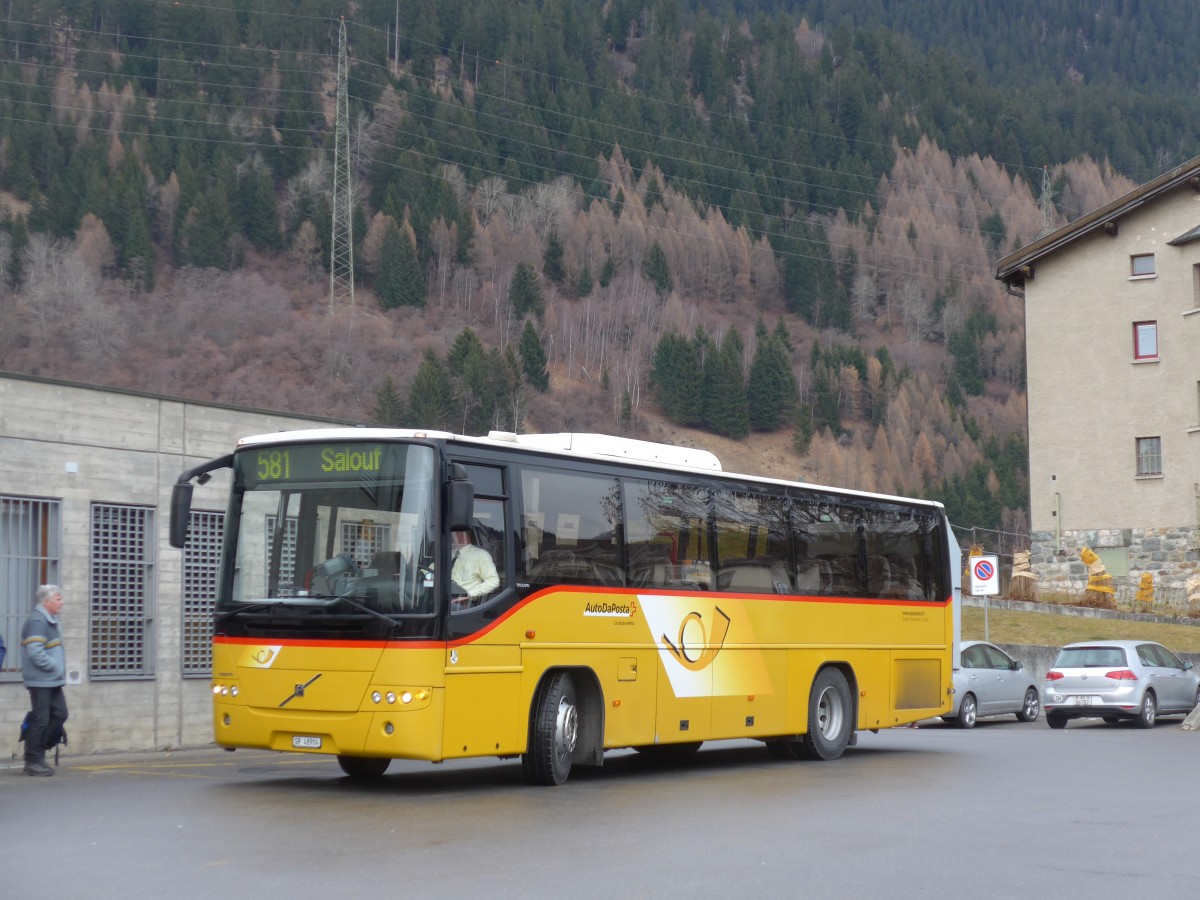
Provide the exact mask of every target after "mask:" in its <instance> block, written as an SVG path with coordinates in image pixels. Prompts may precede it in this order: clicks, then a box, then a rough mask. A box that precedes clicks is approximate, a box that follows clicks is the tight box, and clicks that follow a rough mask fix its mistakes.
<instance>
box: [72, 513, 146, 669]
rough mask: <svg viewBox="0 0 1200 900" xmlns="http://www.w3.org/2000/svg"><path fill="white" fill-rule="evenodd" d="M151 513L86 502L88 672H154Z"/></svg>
mask: <svg viewBox="0 0 1200 900" xmlns="http://www.w3.org/2000/svg"><path fill="white" fill-rule="evenodd" d="M153 526H154V511H153V510H152V509H151V508H149V507H142V506H118V505H115V504H105V503H93V504H92V570H91V602H90V607H89V611H90V615H89V617H88V618H89V622H88V674H89V675H90V676H91V677H92V678H97V679H104V678H147V677H152V676H153V675H154V629H153V602H154V597H153V583H154V582H153V569H154V548H155V544H154V527H153Z"/></svg>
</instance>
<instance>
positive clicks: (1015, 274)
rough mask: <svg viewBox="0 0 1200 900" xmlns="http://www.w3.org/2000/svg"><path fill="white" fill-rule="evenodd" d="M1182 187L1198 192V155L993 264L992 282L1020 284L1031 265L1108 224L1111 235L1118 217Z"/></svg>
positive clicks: (1031, 268) (1199, 188) (1031, 271)
mask: <svg viewBox="0 0 1200 900" xmlns="http://www.w3.org/2000/svg"><path fill="white" fill-rule="evenodd" d="M1185 184H1186V185H1188V186H1190V187H1191V188H1192V190H1196V191H1200V156H1198V157H1195V158H1193V159H1191V160H1189V161H1188V162H1186V163H1183V164H1182V165H1180V166H1176V167H1175V168H1174V169H1171V170H1169V171H1167V172H1164V173H1163V174H1161V175H1159V176H1158V177H1157V178H1155V179H1153V180H1152V181H1148V182H1146V184H1143V185H1141V186H1140V187H1138V188H1136V189H1135V190H1132V191H1130V192H1129V193H1128V194H1125V195H1124V196H1123V197H1118V198H1117V199H1116V200H1113V201H1112V202H1110V203H1106V204H1105V205H1104V206H1101V207H1099V208H1097V209H1094V210H1092V211H1091V212H1090V213H1086V214H1085V215H1083V216H1080V217H1079V218H1078V219H1076V220H1075V221H1074V222H1069V223H1068V224H1066V225H1064V226H1063V227H1061V228H1058V229H1056V230H1055V231H1051V232H1050V233H1049V234H1046V235H1044V236H1042V237H1040V238H1038V239H1037V240H1035V241H1034V242H1033V243H1031V244H1026V245H1025V246H1024V247H1022V248H1021V249H1020V250H1017V251H1016V252H1014V253H1010V254H1009V255H1008V256H1006V257H1004V258H1003V259H1001V260H1000V261H999V262H997V263H996V279H997V280H998V281H1003V282H1005V284H1007V285H1009V286H1010V287H1011V286H1014V285H1023V284H1024V283H1025V281H1027V280H1028V279H1030V278H1031V277H1032V273H1033V265H1034V263H1036V262H1037V261H1038V260H1040V259H1042V258H1043V257H1046V256H1049V255H1050V254H1051V253H1054V252H1055V251H1057V250H1059V249H1061V248H1062V247H1065V246H1066V245H1067V244H1070V243H1073V242H1074V241H1076V240H1078V239H1079V238H1081V237H1083V236H1085V235H1088V234H1091V233H1092V232H1094V231H1096V230H1098V229H1101V228H1105V227H1106V226H1109V224H1110V223H1112V225H1111V227H1110V231H1111V233H1113V234H1116V227H1115V226H1116V223H1117V221H1118V220H1119V219H1120V218H1121V217H1122V216H1125V215H1128V214H1129V213H1130V212H1132V211H1133V210H1135V209H1137V208H1138V207H1140V206H1142V205H1143V204H1145V203H1148V202H1149V201H1151V200H1153V199H1156V198H1158V197H1160V196H1161V195H1163V194H1165V193H1169V192H1170V191H1173V190H1175V189H1176V188H1179V187H1181V186H1183V185H1185ZM1177 240H1179V239H1177Z"/></svg>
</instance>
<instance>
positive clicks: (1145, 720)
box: [1137, 691, 1158, 728]
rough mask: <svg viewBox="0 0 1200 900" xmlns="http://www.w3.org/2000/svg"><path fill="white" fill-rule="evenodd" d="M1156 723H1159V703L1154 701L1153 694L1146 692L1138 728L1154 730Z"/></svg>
mask: <svg viewBox="0 0 1200 900" xmlns="http://www.w3.org/2000/svg"><path fill="white" fill-rule="evenodd" d="M1156 721H1158V701H1156V700H1155V699H1154V695H1153V694H1152V693H1150V692H1149V691H1146V695H1145V696H1144V697H1142V706H1141V708H1140V709H1139V710H1138V717H1137V725H1138V728H1153V727H1154V723H1155V722H1156Z"/></svg>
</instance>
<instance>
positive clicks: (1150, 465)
mask: <svg viewBox="0 0 1200 900" xmlns="http://www.w3.org/2000/svg"><path fill="white" fill-rule="evenodd" d="M1162 470H1163V463H1162V438H1161V437H1140V438H1138V439H1137V474H1138V475H1161V474H1162Z"/></svg>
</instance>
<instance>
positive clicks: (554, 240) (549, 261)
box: [542, 230, 567, 284]
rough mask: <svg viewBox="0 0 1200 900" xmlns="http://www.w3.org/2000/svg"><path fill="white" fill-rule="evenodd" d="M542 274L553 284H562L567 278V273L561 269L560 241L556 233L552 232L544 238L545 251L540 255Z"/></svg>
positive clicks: (561, 250)
mask: <svg viewBox="0 0 1200 900" xmlns="http://www.w3.org/2000/svg"><path fill="white" fill-rule="evenodd" d="M542 274H543V275H545V276H546V278H547V279H548V280H550V281H552V282H554V284H562V283H563V281H565V280H566V277H567V271H566V269H564V268H563V245H562V241H560V240H559V239H558V232H557V231H554V230H551V231H550V234H549V235H547V236H546V250H545V252H544V253H543V254H542Z"/></svg>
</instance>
